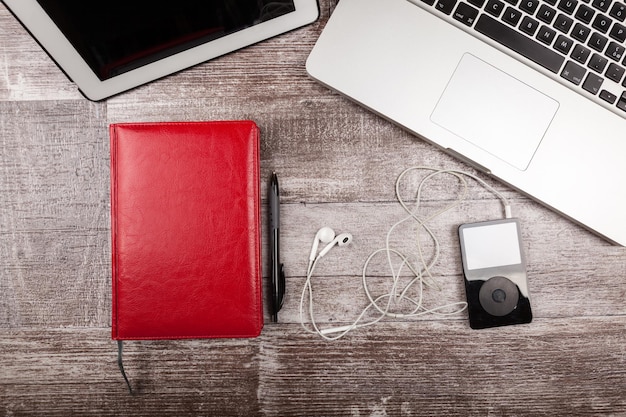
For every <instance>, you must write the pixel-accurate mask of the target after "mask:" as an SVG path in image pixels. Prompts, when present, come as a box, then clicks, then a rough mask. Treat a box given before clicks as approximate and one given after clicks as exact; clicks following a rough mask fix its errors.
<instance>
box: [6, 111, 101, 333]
mask: <svg viewBox="0 0 626 417" xmlns="http://www.w3.org/2000/svg"><path fill="white" fill-rule="evenodd" d="M0 113H1V114H2V115H3V117H2V119H1V120H0V138H1V141H2V144H3V152H2V155H1V156H0V171H1V172H2V175H1V177H0V196H1V200H2V203H1V204H0V224H2V227H1V228H0V236H2V242H3V243H2V245H0V271H2V279H1V280H0V289H1V292H2V297H0V327H2V328H7V327H9V328H14V327H21V326H30V325H35V326H41V325H51V326H53V327H56V326H63V325H86V326H89V325H90V323H91V324H93V323H95V324H96V325H99V326H101V325H102V324H103V323H107V322H108V321H107V320H108V317H109V315H110V313H109V311H110V306H109V304H110V295H109V293H110V284H109V279H108V277H109V272H108V271H109V270H110V249H109V246H110V244H109V235H110V226H109V218H110V215H109V195H108V190H109V173H108V171H109V168H108V166H109V162H108V148H109V146H108V141H107V140H106V137H107V136H106V135H107V131H106V127H105V126H104V123H103V121H104V116H105V115H106V112H105V110H104V107H103V105H102V104H94V103H90V102H88V101H86V100H78V101H59V102H54V101H47V102H22V101H17V102H0Z"/></svg>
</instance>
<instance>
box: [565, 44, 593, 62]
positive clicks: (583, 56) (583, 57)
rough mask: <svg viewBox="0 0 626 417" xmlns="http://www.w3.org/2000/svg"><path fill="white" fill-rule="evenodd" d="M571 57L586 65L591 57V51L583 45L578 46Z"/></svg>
mask: <svg viewBox="0 0 626 417" xmlns="http://www.w3.org/2000/svg"><path fill="white" fill-rule="evenodd" d="M570 56H571V57H572V58H573V59H574V60H576V61H578V62H580V63H581V64H586V63H587V60H588V59H589V57H590V56H591V49H588V48H585V47H584V46H582V45H576V46H575V47H574V50H573V51H572V54H571V55H570Z"/></svg>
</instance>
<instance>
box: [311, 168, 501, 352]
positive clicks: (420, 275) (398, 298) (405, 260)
mask: <svg viewBox="0 0 626 417" xmlns="http://www.w3.org/2000/svg"><path fill="white" fill-rule="evenodd" d="M418 170H426V171H432V172H430V173H429V174H428V175H426V176H425V177H424V178H423V179H421V181H420V183H419V186H418V188H417V192H416V197H415V207H414V209H412V210H411V209H410V208H409V207H408V205H407V204H406V203H405V201H404V200H403V198H402V196H401V195H400V186H401V184H402V181H403V179H404V177H405V176H406V174H408V173H409V172H412V171H418ZM439 175H452V176H454V177H455V178H457V179H458V180H459V182H460V184H461V187H462V188H461V191H460V193H459V194H458V195H457V198H456V199H455V200H454V201H452V203H450V204H448V205H446V206H444V207H442V208H441V209H439V210H437V211H436V212H435V213H433V214H431V215H429V216H428V217H426V218H420V217H419V216H418V211H419V209H420V204H421V200H422V192H423V188H424V186H425V185H426V183H428V182H429V181H431V180H432V179H433V178H435V177H437V176H439ZM466 178H471V179H473V180H475V181H476V182H478V183H479V184H480V185H481V186H482V187H484V188H485V189H486V190H488V191H490V192H491V193H493V194H494V195H495V196H496V197H498V198H499V199H500V200H501V202H502V205H503V208H504V217H505V218H510V217H511V208H510V205H509V202H508V200H507V199H506V197H505V196H504V195H502V194H501V193H500V192H498V191H497V190H496V189H494V188H493V187H491V186H490V185H489V184H487V183H486V182H485V181H483V180H482V179H480V178H479V177H477V176H475V175H473V174H470V173H467V172H464V171H457V170H443V169H437V168H431V167H422V166H416V167H411V168H408V169H406V170H404V171H403V172H402V173H400V175H399V176H398V178H397V180H396V184H395V193H396V198H397V199H398V202H399V203H400V205H401V206H402V208H403V209H404V210H405V211H406V212H407V213H408V216H406V217H404V218H403V219H401V220H400V221H398V222H396V223H395V224H393V225H392V226H391V227H390V228H389V230H388V232H387V236H386V238H385V247H384V248H381V249H378V250H376V251H374V252H372V253H371V254H370V255H369V257H368V258H367V260H366V261H365V263H364V265H363V273H362V280H363V289H364V291H365V295H366V297H367V299H368V301H369V304H368V305H367V306H366V307H365V308H364V309H363V310H362V312H361V313H360V314H359V316H358V317H357V318H356V319H355V320H354V321H353V323H352V324H349V325H346V326H339V327H331V328H327V329H319V327H318V326H317V323H316V321H315V313H314V301H313V287H312V285H311V278H312V276H313V271H314V270H315V267H316V266H317V263H318V261H319V260H320V259H321V256H319V255H318V256H316V257H315V258H314V260H313V261H312V262H310V263H309V267H308V269H307V276H306V281H305V283H304V286H303V288H302V295H301V297H300V309H299V311H300V323H301V325H302V328H303V329H304V330H305V331H307V332H309V333H313V334H318V335H319V336H320V337H322V338H324V339H326V340H329V341H332V340H337V339H340V338H342V337H343V336H345V335H346V334H347V333H348V332H350V331H351V330H354V329H356V328H361V327H365V326H371V325H373V324H375V323H378V322H379V321H381V320H382V319H383V318H385V317H391V318H410V317H417V316H422V315H425V314H435V315H439V316H449V315H454V314H458V313H461V312H462V311H464V310H465V309H466V308H467V303H466V302H454V303H450V304H446V305H442V306H439V307H434V308H426V307H424V305H423V295H424V294H423V293H424V286H427V287H431V288H435V289H440V287H439V285H438V283H437V281H436V279H435V277H434V276H433V275H432V272H431V270H432V268H433V267H434V266H435V265H436V264H437V262H438V260H439V255H440V253H441V248H440V244H439V240H438V239H437V237H436V236H435V233H434V232H433V231H432V230H431V229H430V227H429V226H428V225H427V223H428V222H430V221H432V220H433V219H435V218H437V217H438V216H441V215H442V214H444V213H446V212H447V211H449V210H451V209H453V208H455V207H457V206H459V205H460V204H461V203H462V202H463V201H464V200H465V198H466V197H467V194H468V184H467V180H466ZM410 220H413V221H414V222H415V223H416V227H417V233H416V247H417V257H418V260H419V263H420V264H421V267H419V268H418V267H416V265H413V264H412V263H411V262H410V260H409V257H408V256H406V255H404V254H403V253H401V252H400V251H398V250H396V249H393V248H392V247H391V245H390V239H391V236H392V235H393V232H394V231H395V230H396V228H398V227H399V226H401V225H402V224H404V223H405V222H408V221H410ZM423 231H425V232H426V233H427V234H428V236H429V237H430V239H431V241H432V242H433V245H434V249H433V250H434V253H433V255H432V259H431V260H430V262H427V260H426V258H425V255H424V251H423V249H422V243H421V236H420V235H421V234H422V232H423ZM381 253H384V254H386V257H387V263H388V265H389V270H390V273H391V279H392V284H391V288H390V289H389V292H388V293H386V294H382V295H379V296H378V297H376V298H374V297H373V296H372V294H371V292H370V289H369V286H368V284H367V270H368V267H369V265H370V263H371V261H372V259H373V258H374V257H376V256H377V255H378V254H381ZM394 257H397V258H399V259H400V263H399V264H398V265H396V266H395V267H394ZM405 267H406V268H408V269H409V270H410V271H411V273H412V274H413V276H414V277H413V278H412V279H411V280H410V281H409V282H408V283H407V284H406V285H405V286H404V287H403V288H402V289H401V291H400V294H399V295H398V290H399V288H398V287H399V286H400V284H399V281H400V273H401V271H402V269H403V268H405ZM416 284H417V285H418V287H417V298H411V297H409V296H408V295H407V294H408V292H409V290H410V289H412V288H413V287H414V286H415V285H416ZM307 292H308V304H309V305H308V315H309V322H308V323H307V322H306V321H305V319H304V309H305V299H306V298H307V297H306V295H307ZM385 300H386V302H385ZM403 301H404V302H408V303H409V304H412V305H413V307H412V309H411V310H410V311H407V312H406V313H395V312H392V311H390V310H391V308H392V305H395V306H398V305H399V304H400V303H402V302H403ZM380 302H384V306H381V305H379V303H380ZM371 308H374V309H375V310H377V311H378V313H379V316H378V317H376V318H375V319H373V320H371V321H367V322H363V323H361V320H363V317H364V316H365V315H366V314H367V312H368V311H369V310H370V309H371ZM307 324H309V325H310V327H309V326H307ZM311 327H312V328H311ZM335 333H336V334H335ZM329 334H335V335H334V336H328V335H329Z"/></svg>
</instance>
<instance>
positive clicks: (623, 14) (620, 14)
mask: <svg viewBox="0 0 626 417" xmlns="http://www.w3.org/2000/svg"><path fill="white" fill-rule="evenodd" d="M609 15H611V16H613V17H614V18H616V19H617V20H619V21H620V22H623V21H624V19H626V4H624V3H622V2H619V1H616V2H615V3H613V7H612V8H611V13H609Z"/></svg>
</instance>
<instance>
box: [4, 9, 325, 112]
mask: <svg viewBox="0 0 626 417" xmlns="http://www.w3.org/2000/svg"><path fill="white" fill-rule="evenodd" d="M2 3H4V4H5V5H6V6H7V8H8V9H9V10H10V11H11V12H12V13H13V14H14V15H15V16H16V17H17V18H18V19H19V20H20V22H21V23H22V24H23V25H24V27H25V28H26V29H27V30H28V31H29V32H30V33H31V34H32V35H33V36H34V37H35V39H36V40H37V41H38V42H39V44H41V46H42V47H43V48H44V49H45V50H46V52H48V54H49V55H50V56H51V57H52V59H53V60H54V61H55V62H56V63H57V65H58V66H59V67H60V68H61V69H62V70H63V71H64V72H65V73H66V74H67V75H68V77H69V78H70V79H71V80H72V81H74V82H75V83H76V84H77V86H78V88H79V89H80V91H81V92H82V93H83V95H85V97H87V98H89V99H91V100H102V99H104V98H107V97H110V96H112V95H115V94H118V93H121V92H123V91H126V90H129V89H131V88H134V87H137V86H139V85H142V84H145V83H147V82H150V81H153V80H156V79H158V78H161V77H164V76H166V75H169V74H172V73H174V72H177V71H180V70H182V69H185V68H188V67H190V66H193V65H196V64H199V63H201V62H204V61H207V60H209V59H212V58H215V57H218V56H220V55H224V54H226V53H228V52H232V51H235V50H237V49H240V48H243V47H245V46H248V45H251V44H253V43H256V42H259V41H262V40H264V39H268V38H270V37H272V36H276V35H278V34H281V33H283V32H287V31H289V30H292V29H295V28H298V27H300V26H304V25H306V24H308V23H311V22H313V21H314V20H316V19H317V17H318V15H319V9H318V4H317V0H213V1H197V0H176V1H152V0H108V1H105V2H92V1H88V0H63V1H61V0H2Z"/></svg>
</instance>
